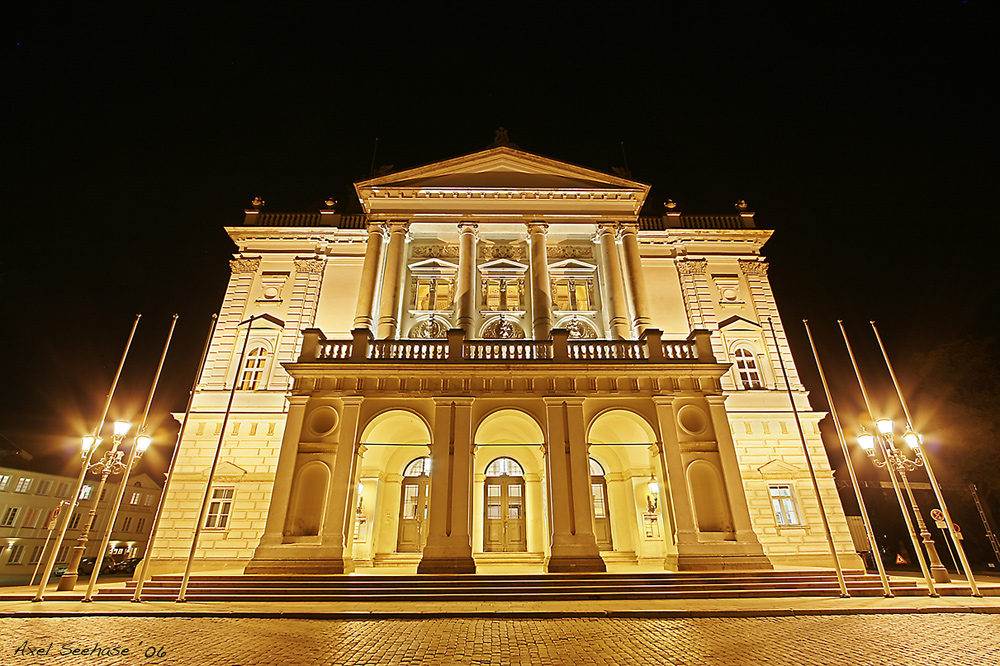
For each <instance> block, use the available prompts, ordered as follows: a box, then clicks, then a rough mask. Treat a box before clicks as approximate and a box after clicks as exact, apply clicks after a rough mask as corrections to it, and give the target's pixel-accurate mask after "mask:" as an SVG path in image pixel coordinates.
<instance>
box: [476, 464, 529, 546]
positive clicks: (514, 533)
mask: <svg viewBox="0 0 1000 666" xmlns="http://www.w3.org/2000/svg"><path fill="white" fill-rule="evenodd" d="M483 486H484V492H485V493H486V501H485V503H484V506H485V512H486V515H485V516H484V520H483V551H485V552H487V553H524V552H527V550H528V536H527V523H526V520H525V507H524V504H525V502H524V477H522V476H506V475H505V476H488V477H486V480H485V481H484V482H483Z"/></svg>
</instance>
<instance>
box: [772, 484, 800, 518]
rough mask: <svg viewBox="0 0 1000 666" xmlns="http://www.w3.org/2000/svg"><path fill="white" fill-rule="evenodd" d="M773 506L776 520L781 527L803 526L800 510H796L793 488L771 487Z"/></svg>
mask: <svg viewBox="0 0 1000 666" xmlns="http://www.w3.org/2000/svg"><path fill="white" fill-rule="evenodd" d="M770 495H771V506H772V507H773V508H774V519H775V520H776V521H777V522H778V524H779V525H801V524H802V521H801V520H800V519H799V512H798V509H796V508H795V498H794V497H793V496H792V488H791V486H771V487H770Z"/></svg>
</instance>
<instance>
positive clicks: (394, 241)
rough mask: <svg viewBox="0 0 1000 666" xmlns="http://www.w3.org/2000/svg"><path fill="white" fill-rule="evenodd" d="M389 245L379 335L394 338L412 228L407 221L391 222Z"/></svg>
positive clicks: (383, 337)
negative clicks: (404, 260) (405, 251)
mask: <svg viewBox="0 0 1000 666" xmlns="http://www.w3.org/2000/svg"><path fill="white" fill-rule="evenodd" d="M388 227H389V246H388V247H387V248H386V252H385V267H384V268H383V269H382V296H381V298H380V299H379V307H378V312H379V315H378V337H379V338H380V339H383V340H384V339H386V338H392V337H395V335H396V330H397V327H398V326H399V295H400V291H401V285H402V279H403V252H404V250H405V241H406V232H407V230H408V229H409V228H410V223H409V222H407V221H405V220H404V221H400V220H393V221H392V222H389V224H388Z"/></svg>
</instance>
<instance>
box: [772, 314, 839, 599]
mask: <svg viewBox="0 0 1000 666" xmlns="http://www.w3.org/2000/svg"><path fill="white" fill-rule="evenodd" d="M767 325H768V326H769V327H770V329H771V338H772V339H773V340H774V350H775V352H776V353H777V354H778V363H779V364H780V365H781V374H782V376H784V378H785V388H786V389H787V390H788V401H789V402H790V403H791V405H792V414H794V415H795V425H796V427H798V429H799V439H801V440H802V451H803V452H804V453H805V454H806V466H807V467H808V468H809V478H811V479H812V485H813V490H814V491H815V492H816V501H817V502H818V503H819V515H820V516H821V517H822V518H823V529H824V530H826V542H827V544H829V546H830V555H832V556H833V567H834V569H836V570H837V581H838V582H839V583H840V596H841V598H847V597H850V596H851V593H850V592H848V591H847V581H845V580H844V572H843V570H842V569H841V568H840V558H839V557H838V556H837V546H836V544H835V543H834V542H833V532H831V531H830V521H829V519H828V518H827V517H826V508H825V507H824V506H823V496H822V495H820V492H819V481H817V480H816V470H815V469H814V468H813V462H812V456H811V455H809V445H808V444H806V434H805V432H803V430H802V421H800V420H799V410H798V409H797V408H796V407H795V396H794V395H793V394H792V384H791V382H789V381H788V372H787V371H786V370H785V359H784V358H783V357H782V355H781V347H780V346H779V345H778V335H777V334H776V333H775V332H774V323H773V322H772V321H771V318H770V317H768V318H767Z"/></svg>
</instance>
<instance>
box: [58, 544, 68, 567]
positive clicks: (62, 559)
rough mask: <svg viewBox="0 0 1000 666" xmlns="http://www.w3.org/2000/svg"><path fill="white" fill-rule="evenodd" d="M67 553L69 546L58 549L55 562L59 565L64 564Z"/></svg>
mask: <svg viewBox="0 0 1000 666" xmlns="http://www.w3.org/2000/svg"><path fill="white" fill-rule="evenodd" d="M68 552H69V546H63V547H62V548H60V549H59V555H58V556H57V557H56V562H60V563H61V562H65V561H66V553H68Z"/></svg>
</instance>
